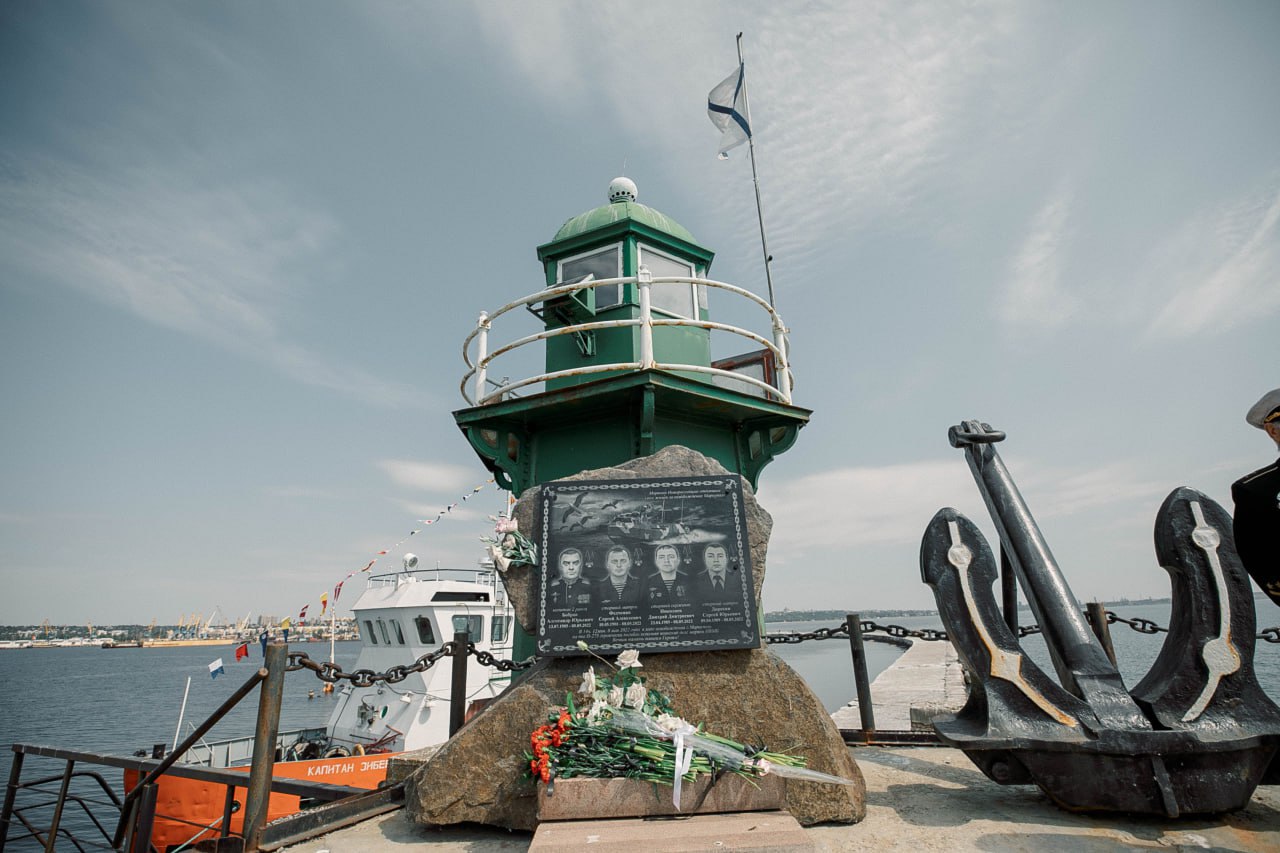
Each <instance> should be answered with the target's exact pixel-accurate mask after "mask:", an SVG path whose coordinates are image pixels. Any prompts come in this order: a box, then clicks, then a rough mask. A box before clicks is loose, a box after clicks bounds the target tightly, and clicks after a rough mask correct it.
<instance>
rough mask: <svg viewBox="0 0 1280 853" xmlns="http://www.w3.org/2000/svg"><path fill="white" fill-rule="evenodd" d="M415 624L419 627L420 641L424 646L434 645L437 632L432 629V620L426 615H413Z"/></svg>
mask: <svg viewBox="0 0 1280 853" xmlns="http://www.w3.org/2000/svg"><path fill="white" fill-rule="evenodd" d="M413 624H414V626H415V627H416V628H417V629H418V642H419V643H422V644H423V645H424V646H429V645H433V644H434V643H435V641H436V632H435V631H432V630H431V620H430V619H428V618H427V617H425V616H415V617H413Z"/></svg>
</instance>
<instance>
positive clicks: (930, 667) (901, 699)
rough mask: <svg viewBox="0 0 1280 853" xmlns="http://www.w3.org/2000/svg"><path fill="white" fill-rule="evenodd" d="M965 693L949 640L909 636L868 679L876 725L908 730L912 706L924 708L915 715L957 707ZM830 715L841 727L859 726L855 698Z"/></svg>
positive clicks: (859, 719) (855, 727)
mask: <svg viewBox="0 0 1280 853" xmlns="http://www.w3.org/2000/svg"><path fill="white" fill-rule="evenodd" d="M965 695H966V694H965V688H964V669H963V668H962V667H961V666H960V660H959V658H957V657H956V651H955V649H954V648H952V646H951V644H950V643H944V642H925V641H924V640H913V641H912V644H911V648H909V649H907V650H906V651H905V652H903V653H902V657H900V658H898V659H897V660H896V661H894V662H893V664H892V665H891V666H890V667H889V668H888V669H886V670H885V671H884V672H882V673H880V675H878V676H877V677H876V680H875V681H873V682H871V698H872V700H873V701H874V703H875V715H876V729H878V730H880V731H898V732H902V731H910V730H911V729H912V725H911V709H912V708H918V709H920V710H921V711H922V712H925V713H923V714H920V713H918V714H917V717H918V718H919V717H921V716H926V717H927V716H929V713H942V712H944V711H947V712H949V711H957V710H959V709H960V707H961V706H963V705H964V701H965ZM831 716H832V718H834V719H835V721H836V725H837V726H839V727H840V728H842V729H860V728H862V718H861V716H860V715H859V712H858V700H857V698H854V699H853V701H851V702H850V703H849V704H848V705H845V706H844V707H843V708H840V709H839V710H837V711H835V713H833V714H832V715H831Z"/></svg>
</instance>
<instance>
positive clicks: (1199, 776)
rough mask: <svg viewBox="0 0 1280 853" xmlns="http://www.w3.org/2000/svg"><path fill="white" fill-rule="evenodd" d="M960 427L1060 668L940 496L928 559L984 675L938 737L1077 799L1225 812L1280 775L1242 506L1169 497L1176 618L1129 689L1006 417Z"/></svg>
mask: <svg viewBox="0 0 1280 853" xmlns="http://www.w3.org/2000/svg"><path fill="white" fill-rule="evenodd" d="M949 438H950V440H951V444H952V446H954V447H959V448H962V449H963V450H964V451H965V455H966V457H967V458H968V461H969V467H970V469H972V471H973V476H974V479H975V480H976V481H977V483H978V489H979V491H980V492H981V493H982V497H983V499H984V500H985V501H986V504H987V509H988V511H989V512H990V513H991V519H992V521H993V522H994V523H995V526H996V529H997V531H998V532H999V535H1000V541H1001V543H1002V544H1003V546H1004V551H1005V555H1006V557H1007V558H1008V560H1009V562H1010V563H1011V564H1012V566H1013V568H1014V571H1015V572H1016V574H1017V578H1018V581H1019V583H1020V584H1021V587H1022V591H1023V595H1024V596H1025V598H1026V600H1027V603H1028V604H1030V606H1031V609H1032V611H1033V613H1034V614H1035V616H1036V619H1037V620H1038V621H1039V624H1040V626H1041V628H1042V630H1043V633H1044V639H1045V643H1046V645H1047V646H1048V648H1049V653H1050V657H1051V658H1052V660H1053V666H1054V669H1055V670H1056V672H1057V675H1058V680H1057V681H1054V680H1053V679H1051V678H1049V677H1048V676H1047V675H1046V674H1045V673H1044V671H1043V670H1041V669H1040V668H1039V667H1037V666H1036V665H1035V664H1034V663H1032V662H1031V660H1030V659H1028V658H1027V656H1026V654H1025V653H1024V652H1023V650H1022V647H1021V646H1020V645H1019V644H1018V639H1017V637H1016V636H1014V633H1013V631H1011V630H1010V628H1009V626H1008V625H1007V624H1006V623H1005V621H1004V619H1003V618H1002V617H1001V614H1000V611H999V609H998V607H997V604H996V599H995V597H994V595H993V593H992V589H991V587H992V583H993V582H994V581H995V579H996V576H997V569H996V562H995V558H994V556H993V555H992V552H991V548H990V547H989V546H988V545H987V542H986V539H984V538H983V536H982V534H981V533H980V532H979V531H978V528H977V527H975V526H974V524H973V523H972V522H970V521H969V519H967V518H965V517H964V516H963V515H961V514H960V513H958V512H956V511H955V510H954V509H951V508H950V507H947V508H944V509H941V510H939V511H938V513H937V514H936V515H934V517H933V520H932V521H931V522H930V523H929V527H928V528H927V529H926V530H925V534H924V540H923V542H922V543H921V545H920V571H921V575H922V576H923V578H924V582H925V583H927V584H928V585H929V586H930V587H932V588H933V594H934V598H935V599H936V600H937V602H938V612H939V613H940V614H941V617H942V621H943V624H944V625H945V627H946V630H947V633H948V635H949V636H950V638H951V641H952V643H954V645H955V648H956V651H957V653H958V654H959V656H960V658H961V660H962V662H963V664H964V666H965V668H966V669H967V670H968V672H969V674H970V676H971V678H970V682H971V683H970V693H969V700H968V702H967V703H966V704H965V706H964V708H963V709H961V711H960V712H959V713H957V714H956V715H954V716H953V717H942V718H940V719H938V720H935V722H934V725H935V728H936V729H937V731H938V735H939V737H941V739H942V740H943V741H944V742H945V743H947V744H949V745H951V746H954V747H956V748H958V749H961V750H963V751H964V753H965V754H966V755H967V756H969V758H970V759H971V760H972V761H973V762H974V763H975V764H976V765H977V766H978V767H979V768H980V769H981V770H982V772H983V773H985V774H986V775H987V776H989V777H990V778H991V779H993V780H995V781H996V782H999V783H1001V784H1005V785H1025V784H1032V783H1034V784H1035V785H1038V786H1039V787H1040V789H1041V790H1043V791H1044V792H1045V794H1047V795H1048V796H1049V797H1050V799H1052V800H1053V801H1054V802H1056V803H1057V804H1058V805H1060V806H1062V807H1064V808H1067V809H1070V810H1072V811H1119V812H1132V813H1139V814H1155V815H1167V816H1169V817H1177V816H1179V815H1190V814H1212V813H1219V812H1225V811H1231V810H1233V809H1239V808H1243V807H1244V806H1245V805H1246V804H1247V803H1248V802H1249V799H1250V797H1252V796H1253V791H1254V789H1255V788H1256V787H1257V786H1258V785H1259V784H1280V759H1276V760H1275V761H1274V762H1273V758H1274V757H1275V755H1276V753H1277V750H1280V708H1277V707H1276V705H1275V703H1274V702H1272V701H1271V699H1270V698H1268V696H1267V695H1266V693H1264V692H1263V691H1262V688H1261V687H1260V686H1259V685H1258V680H1257V678H1256V677H1255V675H1254V672H1253V648H1254V630H1255V626H1254V618H1255V617H1254V610H1253V596H1252V590H1251V588H1250V586H1249V579H1248V577H1247V575H1246V574H1245V572H1244V569H1243V568H1242V566H1241V565H1240V558H1239V556H1238V555H1237V554H1236V549H1235V544H1234V542H1233V540H1232V534H1231V516H1230V515H1228V514H1227V513H1226V512H1225V511H1224V510H1223V509H1222V507H1220V506H1219V505H1218V504H1217V503H1215V502H1214V501H1213V500H1211V499H1210V498H1208V497H1206V496H1205V495H1203V494H1201V493H1200V492H1197V491H1194V490H1192V489H1187V488H1179V489H1176V490H1174V491H1173V492H1172V493H1171V494H1170V495H1169V496H1168V497H1167V498H1165V501H1164V504H1163V505H1161V507H1160V512H1159V513H1158V514H1157V516H1156V525H1155V540H1156V555H1157V557H1158V558H1159V560H1160V565H1161V566H1163V567H1164V568H1165V570H1166V571H1168V572H1169V575H1170V577H1171V579H1172V584H1173V607H1172V616H1171V620H1170V625H1169V634H1168V636H1167V637H1166V638H1165V642H1164V646H1163V648H1162V649H1161V651H1160V655H1159V657H1158V658H1157V659H1156V661H1155V663H1154V664H1153V665H1152V666H1151V670H1150V671H1149V672H1148V673H1147V675H1146V677H1145V678H1143V679H1142V681H1141V682H1140V683H1139V684H1138V686H1137V687H1136V688H1134V689H1133V690H1132V691H1128V690H1126V689H1125V685H1124V682H1123V681H1122V680H1121V678H1120V673H1119V672H1117V671H1116V668H1115V667H1114V666H1113V665H1112V664H1111V661H1110V660H1109V659H1108V658H1107V656H1106V653H1105V652H1104V651H1103V649H1102V646H1101V644H1100V643H1099V642H1098V640H1097V639H1096V638H1095V636H1094V634H1093V632H1092V631H1091V630H1090V628H1089V624H1088V622H1087V621H1086V620H1085V618H1084V616H1083V614H1082V611H1081V609H1080V605H1079V604H1078V603H1077V601H1076V599H1075V596H1074V595H1073V594H1072V593H1071V588H1070V587H1068V586H1067V582H1066V580H1065V579H1064V578H1063V576H1062V571H1061V570H1060V569H1059V568H1058V565H1057V563H1056V562H1055V561H1054V558H1053V554H1052V553H1050V551H1049V546H1048V545H1047V544H1046V543H1045V541H1044V537H1043V536H1042V535H1041V533H1040V530H1039V528H1038V527H1037V526H1036V522H1035V519H1034V518H1032V516H1031V512H1030V510H1029V509H1028V508H1027V505H1026V503H1025V502H1024V501H1023V500H1022V496H1021V495H1020V494H1019V493H1018V489H1017V487H1016V486H1015V485H1014V482H1013V478H1012V477H1011V476H1010V475H1009V471H1008V469H1007V468H1005V466H1004V463H1003V462H1002V461H1001V459H1000V456H999V454H997V453H996V451H995V447H994V443H995V442H998V441H1002V440H1003V439H1004V433H1000V432H995V431H993V430H992V429H991V428H990V427H989V426H987V425H986V424H982V423H979V422H977V421H965V422H964V423H963V424H961V425H960V426H955V427H952V428H951V430H950V432H949ZM1272 765H1275V766H1272ZM1269 768H1270V769H1269Z"/></svg>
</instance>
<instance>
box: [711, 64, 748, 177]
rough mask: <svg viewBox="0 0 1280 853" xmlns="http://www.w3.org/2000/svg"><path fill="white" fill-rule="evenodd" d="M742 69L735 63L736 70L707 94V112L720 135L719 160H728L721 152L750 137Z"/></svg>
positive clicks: (740, 65)
mask: <svg viewBox="0 0 1280 853" xmlns="http://www.w3.org/2000/svg"><path fill="white" fill-rule="evenodd" d="M743 69H744V66H743V64H742V63H738V70H737V71H735V72H733V73H732V74H730V75H729V76H728V77H726V78H724V80H723V81H722V82H721V83H720V85H718V86H716V87H715V88H714V89H712V90H711V93H710V94H708V95H707V115H708V116H710V118H711V123H712V124H714V125H715V126H716V127H718V128H720V133H721V134H722V137H721V139H720V154H719V155H718V156H719V157H720V159H721V160H727V159H729V155H728V154H727V153H725V152H727V151H728V150H729V149H731V148H736V147H738V146H739V145H741V144H742V143H744V142H746V141H747V140H748V139H750V138H751V113H750V110H748V108H747V79H746V76H745V75H744V73H743Z"/></svg>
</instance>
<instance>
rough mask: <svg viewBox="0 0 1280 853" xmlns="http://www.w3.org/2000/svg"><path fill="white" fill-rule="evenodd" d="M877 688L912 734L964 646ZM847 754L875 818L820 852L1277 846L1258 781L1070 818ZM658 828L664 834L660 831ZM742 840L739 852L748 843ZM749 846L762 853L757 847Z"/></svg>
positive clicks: (417, 829)
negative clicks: (1228, 794)
mask: <svg viewBox="0 0 1280 853" xmlns="http://www.w3.org/2000/svg"><path fill="white" fill-rule="evenodd" d="M871 691H872V696H873V698H874V699H875V703H876V708H875V711H876V727H877V729H879V730H882V731H903V730H910V729H911V728H912V719H911V717H912V714H911V709H912V708H917V709H929V710H934V711H936V710H939V709H940V708H941V707H947V708H952V709H955V708H959V707H960V706H961V705H962V704H963V703H964V698H965V690H964V679H963V676H962V670H961V667H960V665H959V662H958V660H957V659H956V655H955V652H954V650H953V649H952V648H951V644H950V643H941V642H924V641H916V642H915V643H914V644H913V646H912V647H911V648H910V649H908V650H907V651H906V652H904V653H903V655H902V657H901V658H900V659H899V660H898V661H897V662H895V663H894V664H893V665H892V666H891V667H889V669H887V670H885V671H884V672H883V673H881V674H880V676H879V677H878V678H876V680H875V681H874V682H873V683H872V685H871ZM832 716H833V717H834V718H835V720H836V722H837V724H838V725H839V726H840V727H841V728H850V729H857V728H861V719H860V717H859V714H858V706H857V703H856V701H855V702H851V703H850V704H849V705H846V706H845V707H843V708H841V709H839V710H838V711H836V712H835V713H834V714H833V715H832ZM916 716H917V717H920V716H922V715H921V714H919V713H918V714H917V715H916ZM850 752H851V754H852V756H853V758H854V760H855V761H857V763H858V766H859V768H860V769H861V771H862V774H863V777H864V778H865V779H866V785H867V788H866V804H867V816H866V819H865V820H863V821H862V822H861V823H858V824H854V825H851V826H850V825H827V826H811V827H808V828H805V829H802V830H799V829H798V830H797V831H799V832H803V833H804V836H805V837H806V838H807V840H808V842H809V843H810V844H811V845H812V849H815V850H819V851H855V850H858V851H861V850H866V851H882V850H911V851H913V853H929V851H938V853H943V851H945V853H951V851H986V853H991V851H997V852H998V853H1042V851H1045V850H1054V851H1067V853H1072V851H1079V853H1102V851H1115V853H1120V851H1129V850H1171V849H1172V850H1188V851H1190V850H1222V851H1236V853H1273V851H1276V850H1280V787H1260V788H1258V790H1257V792H1256V793H1255V794H1254V796H1253V800H1252V801H1251V802H1250V803H1249V806H1248V807H1247V808H1245V809H1243V810H1241V811H1238V812H1235V813H1233V814H1226V815H1221V816H1218V817H1214V818H1204V819H1202V818H1195V819H1180V820H1165V819H1160V818H1143V817H1128V816H1124V815H1114V814H1103V815H1085V814H1072V813H1070V812H1067V811H1064V810H1062V809H1060V808H1058V807H1057V806H1055V805H1053V803H1051V802H1050V801H1049V800H1048V798H1047V797H1045V796H1044V795H1043V794H1042V793H1040V790H1039V789H1038V788H1036V787H1035V786H1033V785H1022V786H1002V785H997V784H996V783H995V782H992V781H991V780H990V779H988V778H987V777H986V776H984V775H983V774H982V772H981V771H979V770H978V769H977V768H976V767H975V766H974V765H973V764H972V763H971V762H970V761H969V759H968V758H966V757H965V755H964V754H963V753H962V752H959V751H958V750H954V749H948V748H942V747H875V746H864V747H851V748H850ZM763 814H767V813H763ZM680 819H681V818H670V817H663V818H657V819H654V821H653V823H655V824H657V825H658V826H659V827H661V825H662V823H663V822H664V821H671V820H680ZM656 831H657V832H659V833H661V832H662V830H661V829H660V828H658V829H657V830H656ZM669 835H672V836H674V835H675V833H669ZM735 837H736V836H734V835H733V833H732V832H730V831H729V830H728V829H726V830H725V835H724V837H723V838H719V839H717V838H713V837H710V836H706V835H703V836H700V837H699V838H698V839H697V841H696V843H695V844H694V846H690V847H679V846H664V847H662V849H663V850H685V849H687V850H710V849H734V847H735V844H734V838H735ZM532 840H533V834H532V833H522V832H508V831H505V830H499V829H491V828H486V827H479V826H474V825H472V826H465V827H457V826H455V827H445V828H441V829H432V828H427V827H423V826H418V825H416V824H413V823H410V822H409V821H408V820H407V819H406V818H405V817H404V813H403V812H395V813H392V814H389V815H383V816H381V817H377V818H374V819H372V820H368V821H365V822H364V823H361V824H359V825H357V826H353V827H349V828H347V829H343V830H339V831H337V832H333V833H330V834H329V835H326V836H323V837H321V838H317V839H314V840H312V841H309V842H306V843H303V844H298V845H294V846H293V847H290V848H287V849H289V850H293V851H298V852H299V853H365V851H371V850H394V849H398V848H400V847H409V846H413V847H417V848H429V849H431V850H433V851H440V853H445V851H458V853H462V851H467V853H482V851H525V850H528V849H529V847H530V844H531V842H532ZM691 843H693V842H691ZM736 846H738V847H739V848H740V849H741V848H742V845H741V844H739V845H736ZM747 847H748V848H749V849H759V848H758V845H757V846H754V847H753V846H751V845H747ZM566 849H583V850H591V849H594V848H593V847H591V846H583V847H581V848H566ZM637 849H642V845H641V846H638V847H637ZM791 849H794V848H791Z"/></svg>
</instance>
